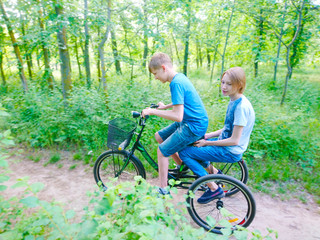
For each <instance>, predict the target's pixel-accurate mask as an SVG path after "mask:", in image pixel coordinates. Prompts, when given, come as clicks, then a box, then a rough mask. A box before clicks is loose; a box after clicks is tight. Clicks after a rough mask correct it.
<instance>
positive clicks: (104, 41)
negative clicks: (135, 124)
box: [99, 0, 111, 92]
mask: <svg viewBox="0 0 320 240" xmlns="http://www.w3.org/2000/svg"><path fill="white" fill-rule="evenodd" d="M107 16H108V18H107V20H108V22H107V29H106V32H105V34H104V36H103V38H102V40H101V42H100V43H99V56H100V64H101V73H102V75H101V82H102V85H103V89H104V92H107V81H106V67H105V59H104V51H103V47H104V44H105V43H106V41H107V40H108V36H109V32H110V24H111V0H108V13H107Z"/></svg>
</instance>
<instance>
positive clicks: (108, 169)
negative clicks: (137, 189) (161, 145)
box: [93, 151, 146, 189]
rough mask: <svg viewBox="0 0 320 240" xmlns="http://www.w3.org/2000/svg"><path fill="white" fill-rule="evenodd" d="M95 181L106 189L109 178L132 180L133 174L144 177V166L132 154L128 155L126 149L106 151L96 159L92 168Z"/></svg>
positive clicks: (120, 180)
mask: <svg viewBox="0 0 320 240" xmlns="http://www.w3.org/2000/svg"><path fill="white" fill-rule="evenodd" d="M93 174H94V179H95V181H96V183H97V184H98V185H99V186H101V187H103V188H104V189H106V188H107V187H106V183H107V182H108V181H110V178H117V179H118V180H117V181H118V182H122V181H133V179H134V177H135V176H141V177H143V178H146V173H145V170H144V167H143V165H142V163H141V162H140V160H139V159H138V158H137V157H135V156H134V155H132V156H130V157H129V152H127V151H107V152H104V153H102V154H101V155H100V156H99V157H98V159H97V160H96V162H95V164H94V168H93Z"/></svg>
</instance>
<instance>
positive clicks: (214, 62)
mask: <svg viewBox="0 0 320 240" xmlns="http://www.w3.org/2000/svg"><path fill="white" fill-rule="evenodd" d="M217 52H218V45H217V46H216V49H215V50H214V55H213V62H212V68H211V74H210V85H211V84H212V80H213V71H214V65H216V56H217Z"/></svg>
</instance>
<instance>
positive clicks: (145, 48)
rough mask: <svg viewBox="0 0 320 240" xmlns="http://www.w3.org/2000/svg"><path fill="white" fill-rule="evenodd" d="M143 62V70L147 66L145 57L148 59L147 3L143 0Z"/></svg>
mask: <svg viewBox="0 0 320 240" xmlns="http://www.w3.org/2000/svg"><path fill="white" fill-rule="evenodd" d="M143 16H144V21H143V45H144V46H143V60H142V67H143V70H145V68H146V64H147V57H148V50H149V49H148V29H147V23H148V15H147V1H146V0H144V4H143Z"/></svg>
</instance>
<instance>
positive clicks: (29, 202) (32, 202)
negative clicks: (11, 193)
mask: <svg viewBox="0 0 320 240" xmlns="http://www.w3.org/2000/svg"><path fill="white" fill-rule="evenodd" d="M20 202H21V203H22V204H24V205H26V206H27V207H30V208H33V207H37V206H39V199H38V198H36V197H34V196H29V197H26V198H23V199H21V200H20Z"/></svg>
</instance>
